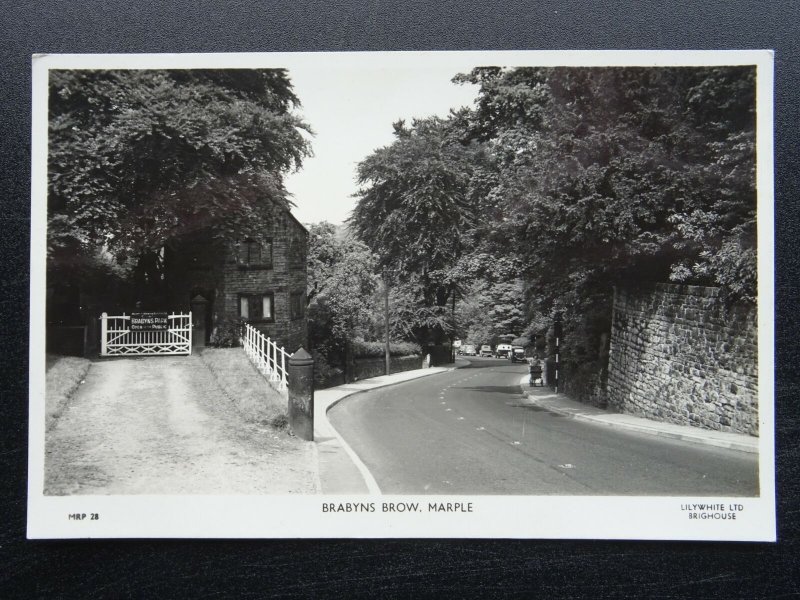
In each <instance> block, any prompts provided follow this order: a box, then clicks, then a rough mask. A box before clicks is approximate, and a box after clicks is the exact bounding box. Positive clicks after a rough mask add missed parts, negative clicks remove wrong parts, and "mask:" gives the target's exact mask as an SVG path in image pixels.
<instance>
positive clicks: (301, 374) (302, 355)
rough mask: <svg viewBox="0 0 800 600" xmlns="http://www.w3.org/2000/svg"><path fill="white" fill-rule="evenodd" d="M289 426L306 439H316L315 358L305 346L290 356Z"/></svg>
mask: <svg viewBox="0 0 800 600" xmlns="http://www.w3.org/2000/svg"><path fill="white" fill-rule="evenodd" d="M286 379H287V383H288V386H289V426H290V427H291V428H292V431H294V434H295V435H296V436H297V437H299V438H302V439H304V440H308V441H313V440H314V359H313V358H312V357H311V355H310V354H309V353H308V352H306V351H305V350H304V349H303V348H300V349H299V350H298V351H297V352H295V353H294V354H292V356H290V357H289V368H288V369H287V373H286Z"/></svg>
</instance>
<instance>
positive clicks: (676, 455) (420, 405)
mask: <svg viewBox="0 0 800 600" xmlns="http://www.w3.org/2000/svg"><path fill="white" fill-rule="evenodd" d="M469 360H470V366H469V367H465V368H462V369H456V370H453V371H449V372H446V373H442V374H439V375H434V376H430V377H423V378H421V379H416V380H413V381H409V382H406V383H402V384H398V385H394V386H391V387H385V388H380V389H376V390H373V391H370V392H366V393H362V394H357V395H355V396H352V397H350V398H347V399H345V400H343V401H342V402H340V403H339V404H337V405H336V406H334V407H333V408H332V409H331V410H330V411H329V413H328V417H329V419H330V421H331V423H332V424H333V426H334V427H335V428H336V429H337V431H338V432H339V433H340V434H341V435H342V437H343V438H344V439H345V440H346V441H347V442H348V444H349V445H350V446H351V447H352V448H353V450H354V451H355V452H356V453H357V454H358V456H359V457H360V458H361V460H362V461H363V462H364V463H365V465H366V466H367V468H368V469H369V470H370V472H371V473H372V475H373V477H374V478H375V480H376V481H377V483H378V485H379V486H380V488H381V491H382V492H383V493H384V494H469V495H482V494H505V495H515V494H520V495H554V494H562V495H658V496H678V495H707V494H717V495H724V496H755V495H757V494H758V462H757V461H758V458H757V456H756V455H753V454H746V453H743V452H739V451H735V450H728V449H722V448H714V447H708V446H699V445H697V444H692V443H688V442H682V441H677V440H670V439H665V438H660V437H655V436H651V435H647V434H640V433H634V432H629V431H620V430H616V429H613V428H609V427H604V426H599V425H595V424H592V423H585V422H581V421H577V420H574V419H570V418H567V417H564V416H561V415H557V414H555V413H551V412H548V411H545V410H543V409H541V408H538V407H535V406H532V405H531V404H530V403H529V402H528V401H527V400H526V398H525V397H524V396H523V395H522V393H521V390H520V387H519V380H520V377H521V376H522V375H523V374H524V373H526V371H527V367H526V366H525V365H514V364H511V363H509V362H508V361H507V360H496V359H481V358H474V359H469Z"/></svg>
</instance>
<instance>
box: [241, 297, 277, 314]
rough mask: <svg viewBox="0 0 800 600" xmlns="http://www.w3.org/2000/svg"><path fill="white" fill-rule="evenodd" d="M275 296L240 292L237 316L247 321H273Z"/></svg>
mask: <svg viewBox="0 0 800 600" xmlns="http://www.w3.org/2000/svg"><path fill="white" fill-rule="evenodd" d="M274 311H275V298H274V296H273V294H272V292H269V293H267V294H241V295H240V296H239V316H240V317H241V318H243V319H245V320H247V321H274V320H275V312H274Z"/></svg>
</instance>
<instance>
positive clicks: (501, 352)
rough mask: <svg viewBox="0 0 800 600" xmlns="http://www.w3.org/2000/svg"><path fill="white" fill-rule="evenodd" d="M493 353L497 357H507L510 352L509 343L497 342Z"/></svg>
mask: <svg viewBox="0 0 800 600" xmlns="http://www.w3.org/2000/svg"><path fill="white" fill-rule="evenodd" d="M494 353H495V356H497V358H508V357H509V355H510V354H511V344H497V348H495V351H494Z"/></svg>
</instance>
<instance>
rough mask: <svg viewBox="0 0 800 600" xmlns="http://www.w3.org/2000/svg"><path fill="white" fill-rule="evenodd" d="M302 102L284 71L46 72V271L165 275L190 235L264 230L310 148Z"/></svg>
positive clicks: (229, 234) (233, 234)
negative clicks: (170, 253)
mask: <svg viewBox="0 0 800 600" xmlns="http://www.w3.org/2000/svg"><path fill="white" fill-rule="evenodd" d="M297 104H298V100H297V98H296V97H295V96H294V93H293V92H292V89H291V84H290V81H289V78H288V75H287V73H286V72H285V71H283V70H244V69H242V70H230V69H229V70H217V71H215V70H180V71H179V70H174V71H168V70H126V71H100V70H75V71H64V70H55V71H51V75H50V96H49V110H50V114H49V119H50V125H49V155H48V157H49V158H48V161H49V162H48V256H49V260H50V267H51V269H60V270H61V272H62V274H64V272H67V275H68V274H69V273H68V271H69V270H70V268H72V267H73V266H74V265H75V264H76V262H78V261H79V259H84V258H86V257H89V258H90V259H92V260H94V261H95V262H97V260H98V257H99V259H100V260H101V261H102V262H105V263H112V264H116V265H118V266H119V268H128V269H133V268H137V267H138V268H140V269H144V270H151V271H158V270H159V268H160V267H161V266H162V265H160V264H159V263H160V261H161V260H162V259H163V255H162V254H161V253H160V252H159V251H160V249H161V248H162V247H164V246H167V245H170V244H172V243H175V242H176V241H179V240H180V239H181V238H182V237H184V236H187V235H197V234H198V233H203V234H206V235H208V236H212V237H218V238H224V239H238V238H240V237H242V236H244V235H247V234H249V233H252V232H255V231H258V230H260V229H261V228H263V226H264V224H265V223H267V222H268V221H269V219H270V218H271V216H272V215H273V214H274V212H275V211H274V209H275V207H276V206H288V202H289V201H288V198H287V193H286V191H285V189H284V187H283V176H284V175H285V174H286V173H287V172H288V171H289V170H291V169H293V168H296V167H297V166H299V165H300V163H301V161H302V159H303V158H304V157H305V156H306V155H308V154H309V152H310V150H309V146H308V143H307V141H306V139H305V138H304V137H303V132H304V131H308V128H307V127H306V126H305V125H304V124H303V123H302V122H301V121H300V120H299V119H298V118H297V117H296V116H295V115H294V114H293V112H292V109H293V107H295V106H296V105H297ZM83 263H84V264H86V263H87V261H86V260H84V261H83ZM88 266H89V267H90V268H91V267H92V265H91V264H89V265H88ZM109 268H111V267H109ZM150 274H151V275H153V276H154V277H157V276H158V273H156V272H152V273H150Z"/></svg>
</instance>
